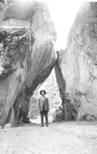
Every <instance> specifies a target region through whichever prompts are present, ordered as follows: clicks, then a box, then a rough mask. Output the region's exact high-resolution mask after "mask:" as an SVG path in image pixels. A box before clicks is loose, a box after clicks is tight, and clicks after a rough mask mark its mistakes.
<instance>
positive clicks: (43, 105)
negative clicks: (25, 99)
mask: <svg viewBox="0 0 97 154" xmlns="http://www.w3.org/2000/svg"><path fill="white" fill-rule="evenodd" d="M45 94H46V91H45V90H41V91H40V95H41V97H40V98H39V111H40V116H41V127H43V126H44V117H45V121H46V126H47V127H48V112H49V101H48V98H47V97H46V96H45Z"/></svg>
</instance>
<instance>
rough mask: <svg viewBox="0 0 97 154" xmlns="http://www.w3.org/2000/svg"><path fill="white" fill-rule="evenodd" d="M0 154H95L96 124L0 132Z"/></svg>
mask: <svg viewBox="0 0 97 154" xmlns="http://www.w3.org/2000/svg"><path fill="white" fill-rule="evenodd" d="M0 154H97V123H95V122H92V123H91V122H62V123H52V124H50V125H49V127H42V128H41V127H40V126H39V125H35V124H33V125H24V126H21V127H17V128H5V129H3V130H2V129H0Z"/></svg>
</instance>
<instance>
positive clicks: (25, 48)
mask: <svg viewBox="0 0 97 154" xmlns="http://www.w3.org/2000/svg"><path fill="white" fill-rule="evenodd" d="M16 5H17V7H18V4H16ZM31 6H32V7H31ZM14 8H15V6H14V4H13V5H11V7H8V8H7V9H5V10H4V12H3V26H2V27H0V124H2V123H3V124H4V123H6V121H8V120H9V121H10V120H11V121H12V123H14V122H13V121H14V118H16V120H17V117H18V112H19V108H21V106H22V105H23V104H24V103H25V101H27V100H26V99H25V98H27V96H28V95H32V93H33V91H34V90H35V88H36V87H37V85H38V84H39V83H41V82H43V81H44V80H45V79H46V78H47V77H48V76H49V74H50V72H51V70H52V68H53V67H54V65H55V62H56V59H57V55H56V52H55V50H54V41H55V40H56V30H55V27H54V24H53V22H52V21H51V20H50V15H49V12H48V10H47V11H46V9H45V5H42V4H40V3H38V2H37V3H36V2H35V3H34V2H33V3H32V4H31V5H28V6H27V10H26V7H25V10H23V11H24V12H23V13H22V12H21V15H20V16H18V13H17V12H16V9H14ZM19 9H21V7H20V6H19V7H18V9H17V10H18V11H19ZM10 12H11V13H10ZM25 14H26V19H25V18H24V17H25V16H24V15H25ZM11 15H12V16H11ZM26 20H27V21H26ZM24 23H26V27H25V24H24ZM27 23H29V24H28V25H27ZM19 24H20V27H19ZM17 25H18V27H17ZM29 25H30V27H29ZM2 35H3V37H2ZM2 38H3V39H2ZM25 104H26V103H25ZM14 113H15V117H14Z"/></svg>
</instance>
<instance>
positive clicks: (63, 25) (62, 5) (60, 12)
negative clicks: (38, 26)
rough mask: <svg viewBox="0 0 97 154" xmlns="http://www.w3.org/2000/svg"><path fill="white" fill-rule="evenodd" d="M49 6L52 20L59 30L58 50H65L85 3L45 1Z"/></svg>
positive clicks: (72, 0) (76, 0)
mask: <svg viewBox="0 0 97 154" xmlns="http://www.w3.org/2000/svg"><path fill="white" fill-rule="evenodd" d="M44 1H45V2H47V4H48V6H49V10H50V13H51V18H52V20H53V21H54V23H55V27H56V30H57V42H56V44H55V47H56V49H57V50H61V49H65V48H66V43H67V38H68V33H69V31H70V28H71V26H72V24H73V22H74V19H75V17H76V14H77V12H78V10H79V8H80V6H81V5H82V3H83V2H84V1H82V0H71V1H70V0H67V1H66V0H44Z"/></svg>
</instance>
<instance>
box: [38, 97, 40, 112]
mask: <svg viewBox="0 0 97 154" xmlns="http://www.w3.org/2000/svg"><path fill="white" fill-rule="evenodd" d="M38 107H39V111H40V99H39V103H38Z"/></svg>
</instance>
